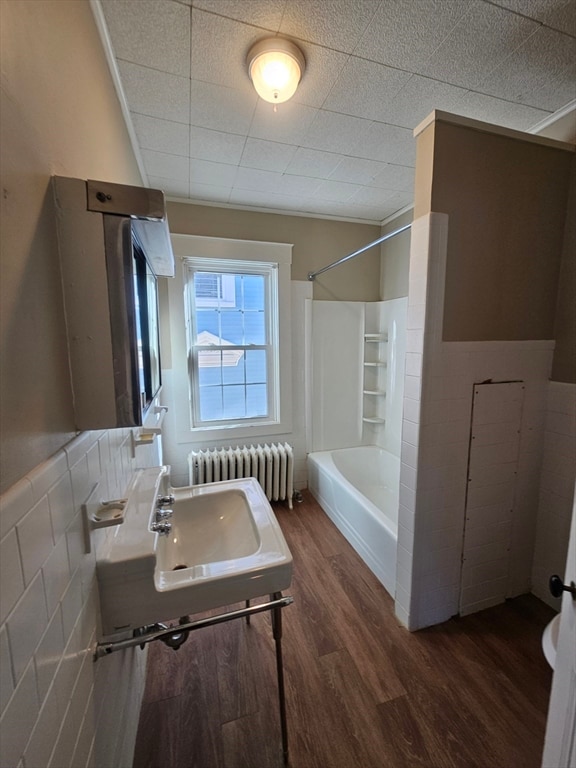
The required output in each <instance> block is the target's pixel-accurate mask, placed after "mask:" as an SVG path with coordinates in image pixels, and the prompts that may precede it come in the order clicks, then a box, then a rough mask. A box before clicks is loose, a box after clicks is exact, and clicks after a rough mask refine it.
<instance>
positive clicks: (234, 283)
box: [191, 270, 271, 422]
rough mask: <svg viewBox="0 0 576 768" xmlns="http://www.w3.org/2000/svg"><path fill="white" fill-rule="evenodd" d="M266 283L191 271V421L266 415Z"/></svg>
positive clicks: (253, 278) (247, 277)
mask: <svg viewBox="0 0 576 768" xmlns="http://www.w3.org/2000/svg"><path fill="white" fill-rule="evenodd" d="M268 280H269V276H268V275H266V274H248V273H244V272H240V271H236V272H235V273H229V272H227V273H218V272H212V271H210V272H207V271H206V272H204V271H200V270H195V271H194V279H193V290H192V291H191V294H192V295H191V303H192V306H191V310H192V318H191V319H192V327H193V338H192V348H193V349H192V352H193V361H194V363H193V368H194V376H195V377H196V381H195V386H194V392H195V394H196V398H197V400H198V402H196V403H194V406H195V408H194V411H195V416H196V418H195V421H198V422H214V421H225V420H229V419H230V420H238V419H254V418H265V417H267V416H269V413H270V402H269V387H268V383H269V381H268V370H269V363H270V360H269V355H270V353H271V350H270V348H269V347H270V338H269V336H270V333H269V330H268V328H269V318H268V308H267V304H268V296H269V286H268V285H267V283H268Z"/></svg>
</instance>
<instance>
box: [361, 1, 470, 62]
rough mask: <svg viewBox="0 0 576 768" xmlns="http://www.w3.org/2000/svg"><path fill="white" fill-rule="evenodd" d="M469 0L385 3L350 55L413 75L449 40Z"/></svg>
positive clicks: (381, 5) (379, 8)
mask: <svg viewBox="0 0 576 768" xmlns="http://www.w3.org/2000/svg"><path fill="white" fill-rule="evenodd" d="M471 1H472V0H457V1H456V2H447V1H446V0H417V2H413V1H412V0H410V1H409V2H406V0H387V1H386V2H383V3H381V4H380V6H379V7H378V10H377V11H376V13H375V15H374V18H373V19H372V21H371V22H370V24H369V25H368V28H367V29H366V31H365V32H364V34H363V36H362V38H361V40H360V42H359V43H358V45H357V46H356V48H355V49H354V51H353V53H354V55H356V56H360V57H362V58H365V59H371V60H373V61H378V62H380V63H381V64H387V65H388V66H391V67H398V68H399V69H403V70H406V71H407V72H414V71H415V70H416V69H417V68H418V67H421V66H422V65H423V64H424V63H425V62H426V61H427V60H428V59H429V58H430V56H431V55H432V54H433V53H434V51H435V50H436V49H437V48H438V46H439V45H440V44H441V43H442V42H443V41H444V40H445V39H446V38H447V37H448V35H449V34H450V32H451V31H452V30H453V29H454V27H455V26H456V24H457V23H458V22H459V21H460V19H461V18H462V16H463V15H464V14H465V13H466V11H467V9H468V7H469V5H470V2H471Z"/></svg>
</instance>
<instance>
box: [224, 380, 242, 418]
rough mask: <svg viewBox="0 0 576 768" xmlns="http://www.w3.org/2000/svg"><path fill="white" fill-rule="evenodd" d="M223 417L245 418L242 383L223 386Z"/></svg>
mask: <svg viewBox="0 0 576 768" xmlns="http://www.w3.org/2000/svg"><path fill="white" fill-rule="evenodd" d="M223 399H224V407H223V418H224V419H244V418H246V403H245V398H244V385H241V386H235V385H234V386H230V387H224V389H223Z"/></svg>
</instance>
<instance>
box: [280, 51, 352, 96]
mask: <svg viewBox="0 0 576 768" xmlns="http://www.w3.org/2000/svg"><path fill="white" fill-rule="evenodd" d="M296 42H298V41H296ZM298 45H299V46H300V48H301V50H302V53H303V54H304V58H305V59H306V69H305V71H304V75H303V76H302V79H301V81H300V84H299V86H298V90H297V91H296V93H295V95H294V97H293V98H294V100H295V101H297V102H298V103H300V104H308V106H310V107H321V106H322V104H323V103H324V101H325V99H326V97H327V96H328V94H329V93H330V91H331V89H332V87H333V85H334V83H335V82H336V80H337V79H338V75H339V74H340V72H341V71H342V69H343V68H344V66H345V64H346V62H347V61H348V58H349V56H348V54H347V53H340V52H338V51H332V50H331V49H330V48H323V47H322V46H319V45H312V44H311V43H305V44H303V43H299V42H298Z"/></svg>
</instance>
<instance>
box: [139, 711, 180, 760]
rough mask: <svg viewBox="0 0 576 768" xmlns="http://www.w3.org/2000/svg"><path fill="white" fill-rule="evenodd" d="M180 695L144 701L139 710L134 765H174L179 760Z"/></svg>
mask: <svg viewBox="0 0 576 768" xmlns="http://www.w3.org/2000/svg"><path fill="white" fill-rule="evenodd" d="M180 706H181V702H180V697H179V696H174V697H172V698H169V699H163V700H161V701H153V702H151V703H149V704H144V705H143V706H142V710H141V712H140V720H139V723H138V733H137V736H136V747H135V750H134V768H159V766H162V768H177V766H179V765H180V763H181V755H182V745H183V741H182V737H181V730H180V725H181V722H180Z"/></svg>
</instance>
